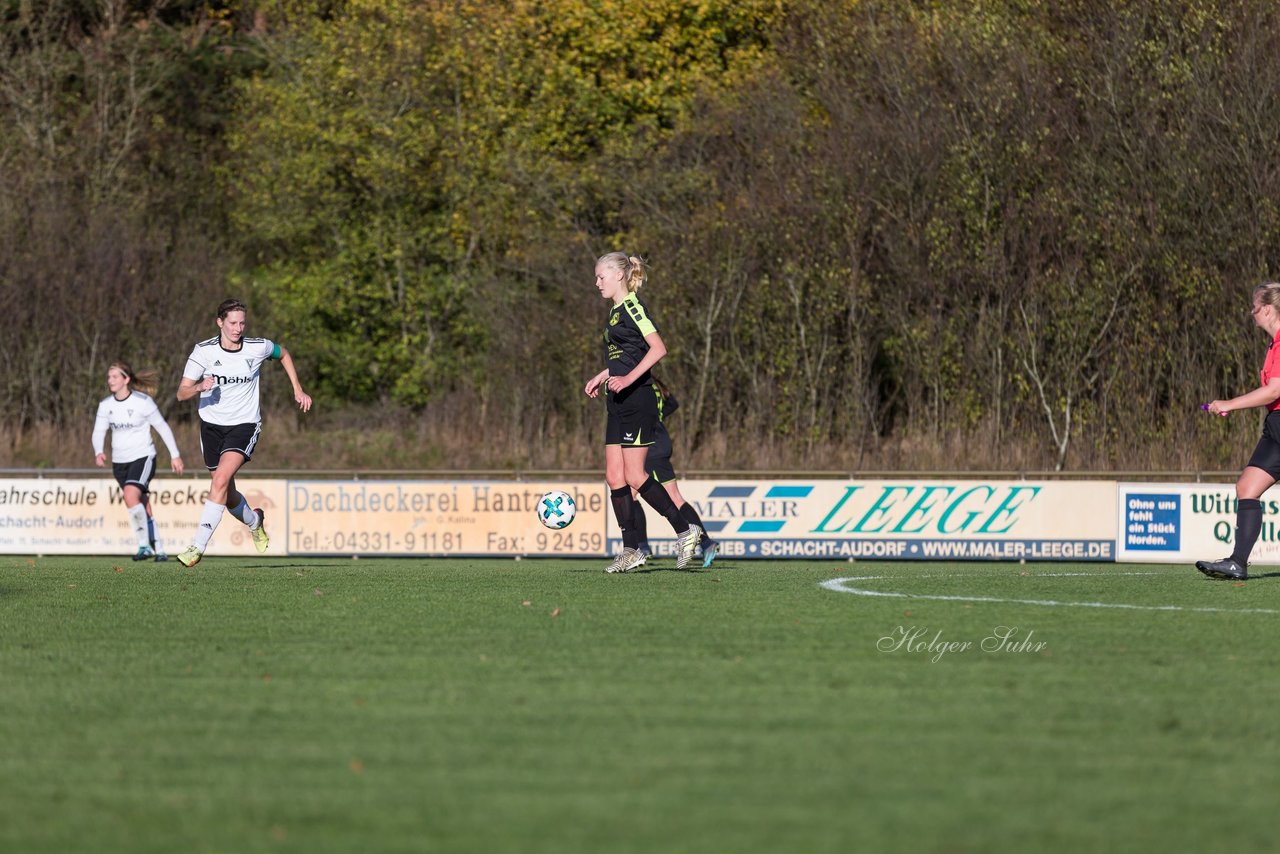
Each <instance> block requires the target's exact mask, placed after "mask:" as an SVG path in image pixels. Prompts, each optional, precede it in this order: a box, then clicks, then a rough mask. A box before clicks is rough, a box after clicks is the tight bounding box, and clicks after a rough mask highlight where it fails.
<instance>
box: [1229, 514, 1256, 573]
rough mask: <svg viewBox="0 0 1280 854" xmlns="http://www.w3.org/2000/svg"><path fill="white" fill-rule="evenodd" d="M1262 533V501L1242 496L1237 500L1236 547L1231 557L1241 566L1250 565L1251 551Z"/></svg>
mask: <svg viewBox="0 0 1280 854" xmlns="http://www.w3.org/2000/svg"><path fill="white" fill-rule="evenodd" d="M1260 533H1262V502H1261V501H1259V500H1258V499H1256V498H1241V499H1239V500H1238V501H1237V502H1236V548H1235V551H1233V552H1232V553H1231V559H1232V560H1234V561H1235V562H1236V563H1238V564H1240V565H1241V566H1248V565H1249V553H1250V552H1252V551H1253V544H1254V543H1256V542H1257V541H1258V534H1260Z"/></svg>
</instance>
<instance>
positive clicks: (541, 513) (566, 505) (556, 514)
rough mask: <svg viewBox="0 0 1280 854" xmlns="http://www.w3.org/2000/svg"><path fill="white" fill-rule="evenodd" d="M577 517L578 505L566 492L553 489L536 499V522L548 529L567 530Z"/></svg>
mask: <svg viewBox="0 0 1280 854" xmlns="http://www.w3.org/2000/svg"><path fill="white" fill-rule="evenodd" d="M576 515H578V505H576V504H574V503H573V497H572V496H571V495H569V493H567V492H561V491H560V490H558V489H553V490H551V491H550V492H548V493H547V494H546V495H543V496H542V497H541V498H539V499H538V521H539V522H541V523H542V524H544V525H546V526H547V527H548V528H567V527H569V523H570V522H572V521H573V517H574V516H576Z"/></svg>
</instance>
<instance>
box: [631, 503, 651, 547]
mask: <svg viewBox="0 0 1280 854" xmlns="http://www.w3.org/2000/svg"><path fill="white" fill-rule="evenodd" d="M631 506H632V507H634V508H635V509H634V510H633V511H632V513H631V527H632V528H634V529H635V532H636V546H637V547H638V546H647V545H649V518H648V517H647V516H645V514H644V508H643V507H641V506H640V505H639V504H637V503H635V502H634V501H633V502H632V504H631Z"/></svg>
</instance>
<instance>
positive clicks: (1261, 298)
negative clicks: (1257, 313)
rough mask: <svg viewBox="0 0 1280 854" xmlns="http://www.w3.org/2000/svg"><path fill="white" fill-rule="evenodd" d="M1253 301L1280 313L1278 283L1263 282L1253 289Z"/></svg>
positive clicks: (1279, 287)
mask: <svg viewBox="0 0 1280 854" xmlns="http://www.w3.org/2000/svg"><path fill="white" fill-rule="evenodd" d="M1253 301H1254V302H1256V303H1257V304H1258V305H1269V306H1271V307H1272V308H1274V309H1276V310H1277V311H1280V282H1263V283H1262V284H1260V285H1258V286H1257V287H1256V288H1254V289H1253Z"/></svg>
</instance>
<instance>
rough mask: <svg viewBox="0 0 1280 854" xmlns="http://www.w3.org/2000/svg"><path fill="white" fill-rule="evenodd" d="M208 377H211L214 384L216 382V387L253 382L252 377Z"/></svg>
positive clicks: (212, 375)
mask: <svg viewBox="0 0 1280 854" xmlns="http://www.w3.org/2000/svg"><path fill="white" fill-rule="evenodd" d="M209 376H211V377H213V380H214V382H216V383H217V384H218V385H236V384H237V383H251V382H253V376H252V375H250V376H247V377H225V376H222V375H221V374H209Z"/></svg>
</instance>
